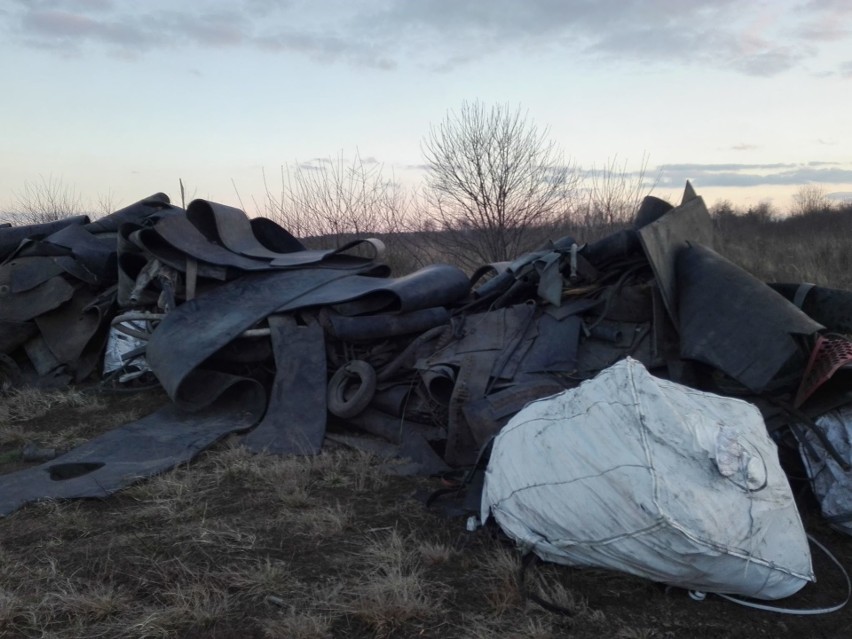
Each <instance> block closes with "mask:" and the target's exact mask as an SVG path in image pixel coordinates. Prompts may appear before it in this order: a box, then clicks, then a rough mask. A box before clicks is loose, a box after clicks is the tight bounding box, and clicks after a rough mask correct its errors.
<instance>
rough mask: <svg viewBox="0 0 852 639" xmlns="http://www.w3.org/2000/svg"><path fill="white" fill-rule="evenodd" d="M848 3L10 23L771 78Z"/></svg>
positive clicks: (362, 60) (258, 46)
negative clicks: (561, 57)
mask: <svg viewBox="0 0 852 639" xmlns="http://www.w3.org/2000/svg"><path fill="white" fill-rule="evenodd" d="M847 4H849V3H846V2H845V0H843V1H834V0H784V2H783V6H784V10H781V9H778V8H777V7H776V6H775V5H774V4H773V5H772V6H769V5H767V4H766V3H743V2H741V1H738V0H690V2H675V1H673V0H597V1H595V2H591V1H589V0H526V2H523V3H520V2H517V1H516V0H489V1H488V2H483V1H481V0H418V1H417V2H388V1H387V0H363V1H361V2H357V3H355V2H350V1H346V0H324V1H323V2H322V3H316V2H312V1H310V0H290V1H288V2H281V1H276V0H207V1H206V2H204V3H189V2H182V3H178V2H174V1H173V0H171V1H169V2H166V0H146V1H145V2H134V3H129V2H125V3H118V2H114V1H112V0H31V1H28V2H24V1H23V0H18V1H17V2H15V3H13V4H12V5H11V6H12V7H13V8H12V9H10V10H9V16H7V19H6V20H4V22H5V23H6V24H7V30H9V29H11V35H12V36H13V37H14V38H16V39H17V41H18V42H19V43H24V44H26V45H28V46H35V47H41V48H49V49H52V50H56V51H58V52H64V53H80V52H86V51H88V50H92V49H96V48H98V47H101V48H106V50H107V51H114V50H116V48H118V49H121V50H123V51H124V53H125V54H134V55H135V54H144V53H145V51H147V50H149V49H151V48H153V47H161V46H168V47H171V48H179V47H187V46H192V47H199V48H206V49H221V48H236V47H241V48H252V49H255V50H261V51H264V52H267V53H269V54H270V55H301V56H305V57H308V58H310V59H313V60H316V61H319V62H323V63H338V62H345V63H349V64H352V65H355V66H359V67H371V68H375V69H393V68H395V67H396V66H398V65H400V64H402V63H414V64H419V65H420V66H422V67H424V68H427V69H431V70H433V71H438V72H446V71H452V70H453V69H456V68H459V67H462V66H465V65H469V64H471V63H472V62H474V61H476V60H478V59H481V58H483V57H485V56H488V55H490V54H492V53H493V52H495V51H511V50H520V49H523V50H527V51H529V50H537V51H544V50H548V51H553V50H558V51H561V52H564V53H565V54H567V55H572V56H576V57H578V59H585V60H586V61H587V62H592V63H593V62H595V61H605V62H613V61H617V62H619V63H622V62H625V61H627V63H630V64H655V65H659V66H662V67H667V66H671V65H672V64H684V63H686V64H693V65H695V66H698V67H714V68H722V69H727V70H732V71H735V72H739V73H743V74H747V75H752V76H772V75H777V74H780V73H784V72H785V71H788V70H789V69H792V68H794V67H796V66H798V65H801V64H802V63H803V62H805V61H812V60H816V59H817V54H818V53H819V46H821V45H818V44H815V43H822V42H827V41H828V40H826V39H825V38H828V39H831V40H832V41H834V42H838V41H842V40H844V39H850V38H852V35H850V34H849V33H848V31H847V30H845V29H844V28H842V26H841V25H845V24H849V20H848V19H847V20H845V21H844V20H842V19H841V18H844V17H846V18H848V17H849V16H850V9H849V8H847V6H846V5H847ZM791 16H793V17H795V18H797V19H798V23H797V22H795V21H793V20H792V19H791ZM796 24H799V25H800V26H799V27H798V28H797V27H796V26H795V25H796ZM814 33H821V34H824V35H825V38H823V39H818V38H814V37H813V34H814ZM818 71H819V69H816V70H813V72H815V73H816V72H818ZM847 73H852V70H850V69H847Z"/></svg>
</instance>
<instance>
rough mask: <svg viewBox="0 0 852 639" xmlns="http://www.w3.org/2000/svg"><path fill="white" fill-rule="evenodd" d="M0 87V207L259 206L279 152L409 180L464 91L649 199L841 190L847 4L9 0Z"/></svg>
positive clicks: (851, 30)
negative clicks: (509, 112) (686, 193)
mask: <svg viewBox="0 0 852 639" xmlns="http://www.w3.org/2000/svg"><path fill="white" fill-rule="evenodd" d="M0 80H2V85H1V86H2V87H3V94H2V98H0V122H2V135H0V211H3V210H9V209H10V208H13V207H14V206H15V203H16V202H17V201H18V200H19V199H20V197H21V196H22V194H24V193H25V192H26V189H27V187H28V185H29V186H32V185H38V184H45V183H50V184H59V185H62V187H63V188H66V189H70V190H71V191H72V192H73V193H75V194H77V195H78V196H79V197H81V198H82V199H83V200H84V201H86V202H96V201H101V202H102V201H108V202H111V203H112V204H113V205H114V208H117V207H118V206H121V205H127V204H129V203H132V202H134V201H136V200H138V199H141V198H143V197H145V196H147V195H150V194H152V193H155V192H158V191H163V192H165V193H167V194H169V195H170V196H171V197H172V199H173V200H177V201H179V198H180V194H179V187H178V184H179V182H178V181H179V180H182V181H183V183H184V184H185V185H186V190H187V195H188V196H190V197H192V196H194V197H203V198H207V199H211V200H215V201H218V202H223V203H227V204H231V205H239V204H238V203H239V202H243V203H245V205H246V206H245V208H247V209H251V208H252V205H251V202H252V201H258V200H260V199H262V198H263V193H264V192H265V189H264V176H266V178H267V184H268V185H270V186H271V188H272V189H273V190H274V189H276V188H277V187H276V186H275V181H276V179H279V178H278V176H280V169H281V167H282V166H283V165H287V166H296V165H302V166H306V167H310V166H319V165H321V162H322V161H323V159H328V158H339V157H343V158H351V157H355V156H356V155H358V156H360V157H361V158H362V159H363V160H365V161H367V162H370V163H376V164H378V165H380V166H381V167H382V170H384V171H386V172H388V174H389V175H392V176H393V178H394V179H395V180H398V181H399V182H401V183H403V184H407V185H416V184H418V183H420V181H421V180H422V178H423V175H424V159H423V154H422V151H421V143H422V140H423V138H424V137H425V136H426V134H427V133H428V132H429V130H430V127H433V126H437V125H438V124H439V123H440V122H441V121H442V120H443V119H444V118H445V117H446V116H447V114H448V112H449V111H451V110H458V108H459V107H460V106H461V105H462V103H463V102H464V101H473V100H479V101H481V102H483V103H484V104H488V105H491V104H506V105H511V106H512V107H513V108H521V109H522V110H523V112H524V114H525V117H526V118H527V119H528V121H530V122H532V123H535V124H536V125H537V126H539V127H546V128H547V129H548V131H549V136H550V139H552V140H553V141H554V142H556V143H557V144H558V145H560V147H561V148H562V149H563V151H564V153H565V155H566V158H567V159H566V162H570V163H572V164H573V165H575V166H577V167H580V168H582V169H583V170H587V171H588V170H592V169H595V168H600V167H602V166H605V165H607V164H610V163H612V162H616V163H617V164H618V165H626V166H627V167H628V169H629V170H631V171H639V170H640V168H641V166H642V165H643V163H644V164H645V174H646V176H648V179H649V180H652V181H653V182H654V184H655V185H656V186H655V189H654V194H655V195H658V196H660V197H664V198H670V199H674V198H676V197H678V195H679V193H680V191H681V190H682V188H683V185H684V182H685V181H686V180H687V179H689V180H692V182H693V185H694V186H695V188H696V190H697V192H698V193H699V195H702V196H704V199H705V200H706V201H707V203H708V204H711V205H712V204H713V203H714V202H717V201H719V200H721V199H728V200H730V201H731V202H733V203H734V204H736V205H738V206H742V207H747V206H751V205H754V204H757V203H759V202H761V201H769V202H771V203H772V204H773V205H774V206H776V207H779V208H784V207H787V206H788V205H789V203H790V200H791V196H792V195H793V194H794V193H795V192H796V191H797V190H798V189H799V188H801V187H802V185H817V186H818V187H819V188H821V189H824V192H825V193H826V194H828V195H829V196H830V197H832V198H833V199H843V198H852V112H850V108H852V107H851V105H852V2H850V1H849V0H771V1H760V0H736V1H735V0H523V1H520V0H517V1H515V0H416V1H414V0H412V1H405V0H397V1H393V0H358V1H357V2H356V1H354V0H278V1H276V0H204V1H201V0H193V1H190V0H183V1H181V2H177V1H176V0H170V1H162V0H2V3H0ZM249 213H253V211H251V210H249Z"/></svg>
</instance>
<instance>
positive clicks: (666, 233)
mask: <svg viewBox="0 0 852 639" xmlns="http://www.w3.org/2000/svg"><path fill="white" fill-rule="evenodd" d="M638 234H639V241H640V242H641V243H642V248H643V249H644V250H645V255H646V256H647V258H648V261H649V262H650V263H651V268H652V269H653V271H654V276H655V277H656V281H657V286H658V287H659V288H660V293H661V294H662V296H663V302H664V303H665V305H666V310H667V311H668V312H669V315H670V316H671V318H672V321H674V323H675V325H677V316H678V304H677V294H678V282H677V275H676V273H675V261H676V259H677V255H678V253H679V251H680V250H681V249H683V248H686V247H687V246H688V245H689V244H693V245H694V244H701V245H703V246H707V247H712V246H713V220H712V219H710V214H709V213H708V212H707V207H706V206H705V205H704V200H703V199H701V198H700V197H694V198H692V199H690V200H688V201H686V202H684V203H683V204H681V205H680V206H679V207H677V208H675V209H672V210H671V211H669V212H668V213H665V214H664V215H662V216H661V217H659V218H658V219H657V220H656V221H654V222H651V223H650V224H647V225H645V226H643V227H642V228H641V229H639V230H638Z"/></svg>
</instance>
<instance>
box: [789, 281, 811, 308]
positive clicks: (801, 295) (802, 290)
mask: <svg viewBox="0 0 852 639" xmlns="http://www.w3.org/2000/svg"><path fill="white" fill-rule="evenodd" d="M814 286H815V285H814V284H809V283H807V282H806V283H804V284H799V288H797V289H796V294H795V295H794V296H793V304H795V305H796V307H798V308H802V304H804V303H805V298H806V297H807V296H808V293H810V292H811V289H812V288H813V287H814Z"/></svg>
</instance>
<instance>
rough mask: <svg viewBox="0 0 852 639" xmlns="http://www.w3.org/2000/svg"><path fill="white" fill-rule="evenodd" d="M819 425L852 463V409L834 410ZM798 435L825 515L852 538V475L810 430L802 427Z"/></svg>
mask: <svg viewBox="0 0 852 639" xmlns="http://www.w3.org/2000/svg"><path fill="white" fill-rule="evenodd" d="M816 424H817V427H818V428H819V429H820V430H821V431H822V432H823V434H824V435H825V437H826V439H828V441H829V442H830V443H831V444H832V445H833V446H834V449H835V450H836V451H837V453H838V454H839V455H840V457H841V458H842V459H843V460H844V461H846V462H847V463H848V464H852V406H844V407H843V408H839V409H837V410H833V411H830V412H828V413H826V414H825V415H822V416H821V417H820V418H819V419H817V420H816ZM797 435H798V436H799V438H800V452H801V454H802V460H803V461H804V462H805V468H806V469H807V472H808V477H809V478H810V480H811V485H812V486H813V490H814V494H815V495H816V498H817V499H818V500H819V504H820V509H821V510H822V514H823V515H824V516H825V518H826V519H827V520H828V522H829V523H830V524H831V526H832V527H833V528H835V529H836V530H839V531H841V532H844V533H846V534H847V535H852V472H847V471H845V470H843V469H842V468H841V467H840V464H838V463H837V462H836V461H835V460H834V457H832V456H831V455H829V454H828V451H826V450H825V448H824V447H823V445H822V442H821V441H820V440H819V438H818V437H817V436H816V435H814V434H813V432H812V431H811V430H810V429H809V428H800V429H799V430H798V432H797Z"/></svg>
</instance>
